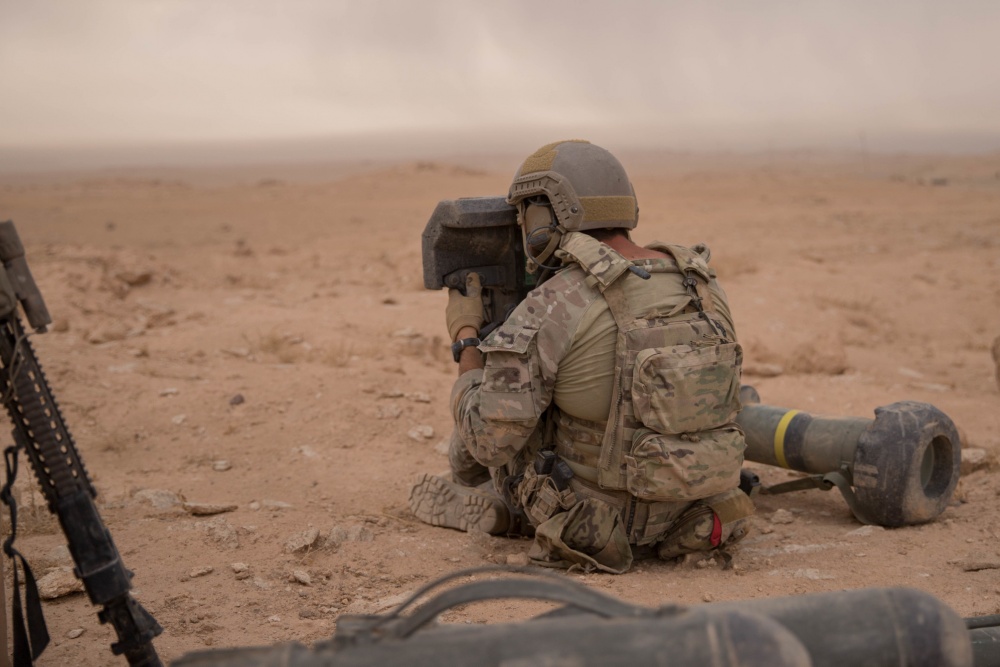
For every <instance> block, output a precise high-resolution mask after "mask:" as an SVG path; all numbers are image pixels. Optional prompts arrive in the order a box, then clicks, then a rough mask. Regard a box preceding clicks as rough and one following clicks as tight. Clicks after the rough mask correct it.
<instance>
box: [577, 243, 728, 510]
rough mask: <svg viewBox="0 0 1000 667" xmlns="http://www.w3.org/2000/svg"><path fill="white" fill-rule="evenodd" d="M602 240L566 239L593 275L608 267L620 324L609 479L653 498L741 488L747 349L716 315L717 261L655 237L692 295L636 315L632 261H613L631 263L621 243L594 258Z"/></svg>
mask: <svg viewBox="0 0 1000 667" xmlns="http://www.w3.org/2000/svg"><path fill="white" fill-rule="evenodd" d="M581 236H582V235H581ZM592 243H596V241H593V240H591V242H588V241H587V240H586V239H585V238H579V237H577V238H575V239H573V240H572V241H571V242H570V243H568V244H564V246H563V249H564V250H565V251H566V254H567V255H570V256H572V257H573V258H574V259H576V260H577V261H578V262H579V263H580V265H581V266H582V267H583V268H584V270H585V271H587V272H588V273H590V274H591V275H595V272H594V270H593V269H595V268H600V269H601V273H602V275H600V277H599V279H598V288H599V289H601V291H602V293H603V296H604V299H605V300H606V301H607V304H608V307H609V309H610V310H611V314H612V315H613V316H614V319H615V322H616V324H617V325H618V340H617V343H616V362H615V380H614V389H613V393H612V403H611V412H610V415H609V417H608V425H607V428H606V430H605V432H604V437H603V440H602V443H601V455H600V463H599V470H598V481H599V484H600V486H601V488H603V489H625V490H628V491H629V492H630V493H631V494H633V495H634V496H636V497H638V498H640V499H643V500H651V501H691V500H697V499H699V498H706V497H708V496H711V495H714V494H717V493H720V492H722V491H726V490H729V489H733V488H735V487H736V486H737V485H738V484H739V474H740V467H741V466H742V464H743V449H744V447H745V443H744V441H743V433H742V432H741V431H740V429H739V427H738V426H736V424H735V423H734V421H733V420H734V419H735V418H736V413H737V412H739V410H740V407H741V405H740V400H739V384H740V369H741V365H742V362H743V351H742V348H741V347H740V345H739V343H737V342H736V340H735V336H734V334H733V333H732V332H731V331H727V329H726V327H725V325H724V324H723V323H722V321H721V318H719V317H717V316H716V317H713V315H714V313H715V309H714V304H713V301H712V295H711V293H710V292H709V290H708V283H709V281H710V280H711V278H712V273H711V272H710V270H709V268H708V264H707V263H706V261H705V259H704V258H703V257H702V256H701V255H699V254H698V253H696V252H694V251H693V250H690V249H688V248H684V247H682V246H674V245H655V246H651V247H652V248H653V249H656V250H659V251H661V252H665V253H667V254H668V255H669V256H670V257H672V258H673V259H674V263H675V264H676V271H677V272H678V273H680V274H681V276H682V279H683V285H684V286H685V289H686V290H687V291H688V293H689V297H688V299H687V300H686V302H685V303H683V304H681V305H680V306H678V307H676V308H674V309H673V310H672V311H671V312H668V313H655V314H644V315H641V316H633V315H631V314H630V313H629V308H628V296H627V290H626V284H627V280H626V279H625V276H626V275H627V273H628V268H627V267H625V268H623V269H622V270H621V271H620V272H618V271H616V270H612V271H610V272H609V271H607V268H608V267H607V266H606V264H607V263H608V260H609V259H610V260H611V264H612V265H615V264H618V265H621V263H620V262H618V261H615V260H616V259H623V258H621V256H620V255H618V254H617V253H614V251H611V254H612V257H610V258H609V257H608V253H607V252H603V253H601V255H602V256H603V260H604V261H603V262H600V263H599V264H595V263H594V262H592V261H586V256H587V255H588V254H589V252H588V250H591V249H592V248H593V246H592ZM588 246H589V247H588ZM605 248H606V247H605ZM614 256H617V257H614ZM628 264H629V265H632V263H631V262H628ZM615 274H617V275H615ZM633 279H634V278H633Z"/></svg>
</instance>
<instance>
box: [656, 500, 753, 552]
mask: <svg viewBox="0 0 1000 667" xmlns="http://www.w3.org/2000/svg"><path fill="white" fill-rule="evenodd" d="M753 511H754V507H753V503H752V502H751V501H750V498H748V497H747V495H746V494H745V493H743V492H742V491H740V490H739V489H732V490H730V491H724V492H722V493H718V494H716V495H714V496H710V497H708V498H704V499H702V500H698V501H695V502H694V503H693V504H692V505H691V507H689V508H688V509H686V510H685V511H684V513H683V514H681V515H680V516H679V517H678V518H677V521H676V522H675V523H674V525H673V526H671V527H670V529H669V530H668V531H667V533H666V535H665V536H664V538H663V540H662V541H661V542H660V543H659V544H657V545H656V552H657V556H659V557H660V558H662V559H664V560H669V559H671V558H677V557H678V556H683V555H684V554H690V553H699V552H708V551H712V550H715V549H725V548H726V547H729V546H731V545H733V544H735V543H736V542H739V541H740V540H742V539H743V538H744V537H745V536H746V534H747V530H748V529H749V523H750V516H751V515H752V514H753Z"/></svg>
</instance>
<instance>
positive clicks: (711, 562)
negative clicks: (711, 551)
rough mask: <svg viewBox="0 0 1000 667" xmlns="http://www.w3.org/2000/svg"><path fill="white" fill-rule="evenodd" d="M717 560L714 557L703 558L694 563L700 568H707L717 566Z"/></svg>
mask: <svg viewBox="0 0 1000 667" xmlns="http://www.w3.org/2000/svg"><path fill="white" fill-rule="evenodd" d="M715 565H716V562H715V559H714V558H702V559H701V560H700V561H698V562H697V563H695V564H694V566H695V567H696V568H698V569H701V570H704V569H705V568H709V567H715Z"/></svg>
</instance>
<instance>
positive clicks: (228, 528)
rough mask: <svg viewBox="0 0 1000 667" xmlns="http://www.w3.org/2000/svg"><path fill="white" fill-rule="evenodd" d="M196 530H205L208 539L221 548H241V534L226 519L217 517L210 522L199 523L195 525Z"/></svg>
mask: <svg viewBox="0 0 1000 667" xmlns="http://www.w3.org/2000/svg"><path fill="white" fill-rule="evenodd" d="M195 528H199V529H201V530H204V531H205V532H206V533H207V534H208V537H209V538H210V539H211V540H212V541H213V542H215V543H216V544H218V545H219V546H221V547H225V548H227V549H238V548H239V546H240V536H239V533H238V532H237V531H236V528H235V527H234V526H233V524H231V523H229V522H228V521H226V519H225V517H221V516H217V517H215V518H214V519H211V520H210V521H199V522H198V523H196V524H195Z"/></svg>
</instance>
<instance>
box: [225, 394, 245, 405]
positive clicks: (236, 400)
mask: <svg viewBox="0 0 1000 667" xmlns="http://www.w3.org/2000/svg"><path fill="white" fill-rule="evenodd" d="M246 400H247V399H245V398H243V394H236V395H235V396H233V397H232V398H230V399H229V405H243V404H244V403H246Z"/></svg>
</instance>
